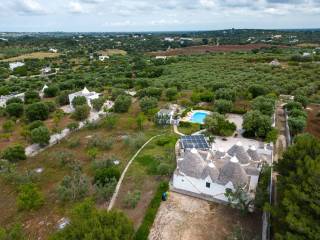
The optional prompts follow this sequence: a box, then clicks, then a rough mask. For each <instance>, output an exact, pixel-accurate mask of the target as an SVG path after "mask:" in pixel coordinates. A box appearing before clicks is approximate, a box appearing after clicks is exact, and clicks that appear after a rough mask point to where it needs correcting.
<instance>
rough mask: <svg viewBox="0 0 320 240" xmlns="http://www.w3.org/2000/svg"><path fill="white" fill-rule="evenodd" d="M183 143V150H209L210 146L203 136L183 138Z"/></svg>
mask: <svg viewBox="0 0 320 240" xmlns="http://www.w3.org/2000/svg"><path fill="white" fill-rule="evenodd" d="M181 143H182V147H183V148H197V149H208V148H209V144H208V143H207V141H206V139H205V138H204V136H203V135H192V136H182V137H181Z"/></svg>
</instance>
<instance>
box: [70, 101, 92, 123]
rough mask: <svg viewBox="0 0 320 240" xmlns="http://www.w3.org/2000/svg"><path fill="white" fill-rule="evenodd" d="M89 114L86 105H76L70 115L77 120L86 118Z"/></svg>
mask: <svg viewBox="0 0 320 240" xmlns="http://www.w3.org/2000/svg"><path fill="white" fill-rule="evenodd" d="M89 115H90V108H89V106H87V105H82V106H77V107H76V109H75V111H74V113H73V114H72V117H73V118H74V119H76V120H78V121H83V120H85V119H87V118H88V117H89Z"/></svg>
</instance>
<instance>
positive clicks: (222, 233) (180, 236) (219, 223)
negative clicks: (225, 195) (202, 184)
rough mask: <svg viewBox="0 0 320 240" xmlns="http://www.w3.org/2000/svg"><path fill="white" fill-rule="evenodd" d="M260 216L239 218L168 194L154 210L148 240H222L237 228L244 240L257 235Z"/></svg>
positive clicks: (211, 205) (198, 201)
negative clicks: (244, 237) (157, 208)
mask: <svg viewBox="0 0 320 240" xmlns="http://www.w3.org/2000/svg"><path fill="white" fill-rule="evenodd" d="M260 220H261V215H258V214H257V215H249V216H247V217H244V216H241V215H240V214H239V212H238V211H236V210H235V209H232V208H230V207H228V206H225V205H221V204H214V203H209V202H207V201H204V200H201V199H198V198H193V197H189V196H185V195H182V194H179V193H174V192H170V194H169V198H168V200H167V201H166V202H162V203H161V206H160V208H159V210H158V213H157V216H156V219H155V221H154V224H153V227H152V229H151V231H150V234H149V240H195V239H196V240H213V239H214V240H224V239H226V237H227V236H229V235H230V233H231V232H232V231H233V230H234V227H235V226H237V225H239V226H241V227H242V228H243V229H244V230H245V231H246V232H248V234H249V235H248V239H253V238H254V236H258V235H260V231H261V221H260Z"/></svg>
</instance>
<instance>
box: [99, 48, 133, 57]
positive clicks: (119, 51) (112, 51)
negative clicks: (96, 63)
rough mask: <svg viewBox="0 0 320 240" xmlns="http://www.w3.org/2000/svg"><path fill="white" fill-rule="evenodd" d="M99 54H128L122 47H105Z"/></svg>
mask: <svg viewBox="0 0 320 240" xmlns="http://www.w3.org/2000/svg"><path fill="white" fill-rule="evenodd" d="M98 53H99V54H102V55H107V56H112V55H123V56H124V55H127V52H126V51H124V50H120V49H105V50H103V51H99V52H98Z"/></svg>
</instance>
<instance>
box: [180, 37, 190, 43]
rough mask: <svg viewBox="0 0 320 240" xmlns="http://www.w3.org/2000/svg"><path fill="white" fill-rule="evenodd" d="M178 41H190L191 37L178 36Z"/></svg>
mask: <svg viewBox="0 0 320 240" xmlns="http://www.w3.org/2000/svg"><path fill="white" fill-rule="evenodd" d="M180 41H190V42H192V41H193V38H186V37H182V38H180Z"/></svg>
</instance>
